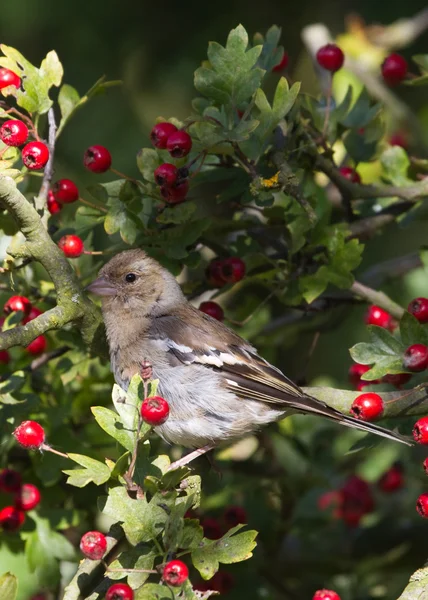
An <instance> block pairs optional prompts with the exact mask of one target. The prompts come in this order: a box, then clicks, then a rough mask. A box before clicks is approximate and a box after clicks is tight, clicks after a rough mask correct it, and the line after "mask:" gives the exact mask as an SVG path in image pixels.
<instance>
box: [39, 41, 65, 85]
mask: <svg viewBox="0 0 428 600" xmlns="http://www.w3.org/2000/svg"><path fill="white" fill-rule="evenodd" d="M63 75H64V69H63V67H62V64H61V62H60V60H59V58H58V55H57V53H56V52H55V51H54V50H51V51H50V52H48V53H47V55H46V58H45V59H43V60H42V64H41V65H40V76H41V77H42V78H43V80H44V82H45V84H47V85H48V87H49V88H50V87H52V86H55V87H59V86H60V85H61V81H62V77H63Z"/></svg>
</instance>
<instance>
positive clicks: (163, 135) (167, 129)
mask: <svg viewBox="0 0 428 600" xmlns="http://www.w3.org/2000/svg"><path fill="white" fill-rule="evenodd" d="M176 131H178V129H177V127H176V126H175V125H173V124H172V123H167V122H166V121H165V122H163V123H157V124H156V125H155V126H154V127H153V129H152V130H151V132H150V139H151V142H152V144H153V146H155V148H160V149H161V150H164V149H165V148H166V144H167V142H168V138H169V137H170V136H171V135H172V134H173V133H175V132H176Z"/></svg>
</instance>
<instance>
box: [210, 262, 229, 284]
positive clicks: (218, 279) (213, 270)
mask: <svg viewBox="0 0 428 600" xmlns="http://www.w3.org/2000/svg"><path fill="white" fill-rule="evenodd" d="M222 265H223V261H222V260H220V259H219V258H216V259H214V260H212V261H211V262H210V264H209V265H208V267H207V269H206V271H205V275H206V278H207V280H208V283H209V284H210V285H212V286H213V287H222V286H224V285H225V284H226V280H225V279H224V277H223V274H222V272H221V268H222Z"/></svg>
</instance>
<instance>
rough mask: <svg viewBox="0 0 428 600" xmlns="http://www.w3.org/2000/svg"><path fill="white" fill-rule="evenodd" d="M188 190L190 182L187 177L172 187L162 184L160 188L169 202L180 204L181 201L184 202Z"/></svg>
mask: <svg viewBox="0 0 428 600" xmlns="http://www.w3.org/2000/svg"><path fill="white" fill-rule="evenodd" d="M188 191H189V182H188V180H187V179H184V180H183V181H180V182H179V183H177V184H176V185H174V186H171V187H170V186H167V185H162V186H161V189H160V192H161V195H162V196H163V198H164V200H165V202H167V203H168V204H180V202H184V200H185V199H186V196H187V192H188Z"/></svg>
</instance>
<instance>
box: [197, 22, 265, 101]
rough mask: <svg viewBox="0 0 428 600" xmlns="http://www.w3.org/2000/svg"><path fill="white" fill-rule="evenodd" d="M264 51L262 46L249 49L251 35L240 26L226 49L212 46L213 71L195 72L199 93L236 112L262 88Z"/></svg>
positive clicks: (210, 52)
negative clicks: (259, 63) (261, 64)
mask: <svg viewBox="0 0 428 600" xmlns="http://www.w3.org/2000/svg"><path fill="white" fill-rule="evenodd" d="M261 51H262V46H255V47H254V48H250V49H248V34H247V32H246V31H245V29H244V27H243V26H242V25H238V27H237V28H236V29H233V30H232V31H231V32H230V34H229V37H228V39H227V43H226V47H223V46H221V45H220V44H218V43H217V42H210V44H209V46H208V60H209V61H210V66H211V68H208V67H206V66H202V67H200V68H199V69H197V70H196V72H195V87H196V89H197V90H198V91H199V92H200V93H201V94H203V95H204V96H207V97H209V98H212V99H213V100H214V101H215V102H218V103H220V104H229V105H232V107H234V108H236V107H237V106H239V105H240V104H242V103H243V102H245V101H246V100H249V99H250V98H251V97H252V95H253V94H254V92H255V91H256V89H257V88H258V87H259V86H260V83H261V80H262V77H263V74H264V71H263V70H262V69H260V68H259V67H257V66H256V63H257V60H258V58H259V56H260V53H261ZM238 65H239V66H238Z"/></svg>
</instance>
